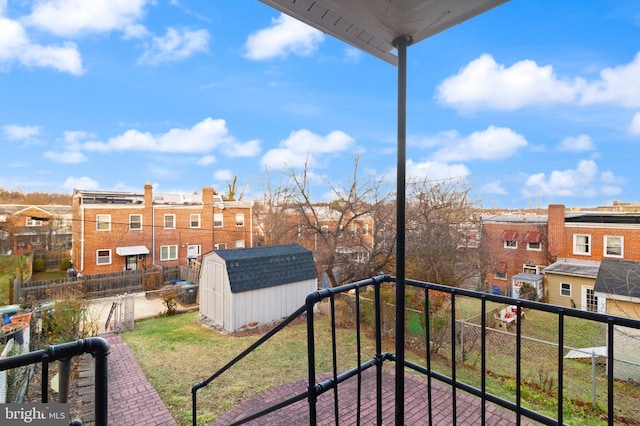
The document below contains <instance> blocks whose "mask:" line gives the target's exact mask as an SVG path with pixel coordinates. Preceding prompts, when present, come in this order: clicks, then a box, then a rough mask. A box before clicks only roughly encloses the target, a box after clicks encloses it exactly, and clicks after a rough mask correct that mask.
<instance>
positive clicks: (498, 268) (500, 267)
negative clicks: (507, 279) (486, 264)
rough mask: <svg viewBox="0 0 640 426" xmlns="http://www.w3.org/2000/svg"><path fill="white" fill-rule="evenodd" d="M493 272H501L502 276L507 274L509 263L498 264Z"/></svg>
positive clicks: (495, 264) (494, 265) (494, 266)
mask: <svg viewBox="0 0 640 426" xmlns="http://www.w3.org/2000/svg"><path fill="white" fill-rule="evenodd" d="M493 272H499V273H501V274H506V273H507V262H496V263H494V264H493Z"/></svg>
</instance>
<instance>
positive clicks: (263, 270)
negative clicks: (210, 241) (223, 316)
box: [215, 244, 318, 293]
mask: <svg viewBox="0 0 640 426" xmlns="http://www.w3.org/2000/svg"><path fill="white" fill-rule="evenodd" d="M215 253H216V254H217V255H218V256H220V257H221V258H222V259H223V260H224V261H225V262H226V264H227V273H228V274H229V283H230V285H231V292H232V293H240V292H243V291H249V290H256V289H260V288H267V287H273V286H277V285H282V284H288V283H295V282H300V281H305V280H310V279H317V278H318V273H317V271H316V264H315V262H314V260H313V254H312V253H311V251H310V250H307V249H306V248H304V247H302V246H301V245H299V244H287V245H281V246H268V247H253V248H237V249H231V250H217V251H216V252H215Z"/></svg>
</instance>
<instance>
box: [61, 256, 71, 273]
mask: <svg viewBox="0 0 640 426" xmlns="http://www.w3.org/2000/svg"><path fill="white" fill-rule="evenodd" d="M69 268H71V259H69V258H68V257H67V258H65V259H62V262H60V270H61V271H66V270H67V269H69Z"/></svg>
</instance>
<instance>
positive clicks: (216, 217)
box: [213, 213, 224, 228]
mask: <svg viewBox="0 0 640 426" xmlns="http://www.w3.org/2000/svg"><path fill="white" fill-rule="evenodd" d="M223 226H224V223H223V222H222V213H214V214H213V227H214V228H222V227H223Z"/></svg>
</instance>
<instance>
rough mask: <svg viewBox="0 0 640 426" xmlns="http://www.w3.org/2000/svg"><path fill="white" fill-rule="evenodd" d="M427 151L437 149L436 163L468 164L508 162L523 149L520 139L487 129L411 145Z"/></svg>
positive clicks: (448, 133)
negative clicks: (474, 162)
mask: <svg viewBox="0 0 640 426" xmlns="http://www.w3.org/2000/svg"><path fill="white" fill-rule="evenodd" d="M412 143H413V144H415V145H419V146H422V147H428V148H434V147H436V148H438V149H437V151H436V152H435V153H434V154H433V156H432V158H433V159H434V160H435V161H437V162H445V163H447V162H450V161H468V160H500V159H504V158H509V157H511V156H512V155H514V154H515V153H516V151H517V150H518V149H520V148H522V147H525V146H527V140H526V139H525V138H524V136H522V135H520V134H518V133H516V132H514V131H513V130H511V129H509V128H506V127H496V126H489V127H487V129H486V130H482V131H477V132H473V133H472V134H470V135H468V136H461V135H460V134H459V133H458V132H457V131H455V130H451V131H446V132H440V133H438V134H437V135H435V136H430V137H426V138H422V139H420V140H417V141H414V142H412Z"/></svg>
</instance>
